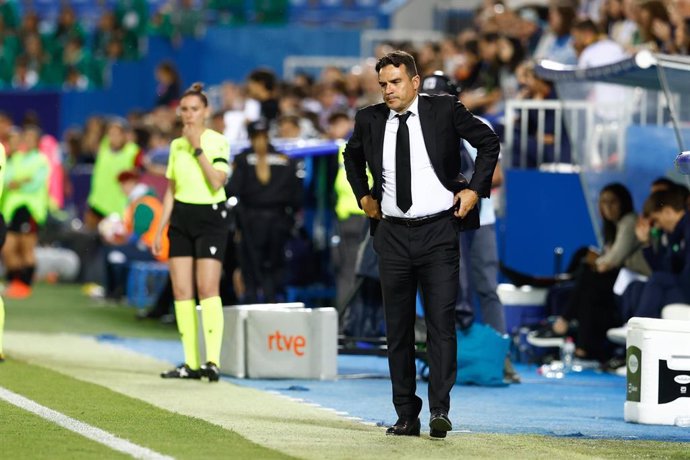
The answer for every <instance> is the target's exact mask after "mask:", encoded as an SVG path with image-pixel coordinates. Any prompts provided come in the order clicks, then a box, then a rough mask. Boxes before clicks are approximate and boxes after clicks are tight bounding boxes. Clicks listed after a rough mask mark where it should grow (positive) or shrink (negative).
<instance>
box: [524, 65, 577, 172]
mask: <svg viewBox="0 0 690 460" xmlns="http://www.w3.org/2000/svg"><path fill="white" fill-rule="evenodd" d="M520 72H524V74H523V76H522V77H519V78H524V79H525V80H524V81H525V90H524V91H523V92H521V97H522V98H524V99H530V100H557V96H556V91H555V88H554V85H553V83H552V82H550V81H547V80H543V79H541V78H539V77H538V76H537V74H536V73H535V71H534V66H533V65H531V64H529V65H526V66H525V67H522V68H521V69H520ZM526 123H527V140H526V141H523V140H522V127H521V124H522V120H521V119H520V118H519V116H518V118H517V119H516V121H515V130H514V137H513V139H514V141H513V152H512V164H513V166H523V164H524V166H526V167H528V168H534V167H538V166H539V165H541V163H551V162H561V163H569V162H570V161H571V144H570V139H569V138H568V132H567V130H566V127H565V122H564V120H563V119H561V129H560V135H561V139H560V141H558V139H556V123H557V121H556V112H555V111H554V110H544V120H543V123H544V125H543V129H544V132H543V134H542V133H539V132H538V129H539V111H538V110H536V109H529V110H527V120H526ZM523 142H524V143H525V144H526V150H524V151H523V149H522V144H523ZM540 142H541V143H542V156H541V158H540V157H539V143H540ZM557 142H558V144H559V146H560V156H558V157H557V155H556V153H557V148H556V147H557V145H556V144H557Z"/></svg>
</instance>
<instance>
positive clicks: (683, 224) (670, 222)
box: [632, 187, 690, 318]
mask: <svg viewBox="0 0 690 460" xmlns="http://www.w3.org/2000/svg"><path fill="white" fill-rule="evenodd" d="M686 196H687V195H686V194H685V193H683V191H682V190H681V189H680V187H675V188H673V189H671V190H665V191H657V192H654V193H652V194H651V195H650V196H649V198H647V201H646V202H645V206H644V207H645V211H646V213H647V214H648V215H649V220H647V221H646V223H645V222H643V223H642V224H641V225H640V226H639V228H638V231H637V237H638V238H640V239H641V241H642V244H644V245H645V249H644V255H645V258H646V259H647V261H648V263H649V265H650V266H651V267H652V275H651V276H650V277H649V280H648V281H647V282H646V283H645V284H644V286H643V287H642V289H641V292H640V297H639V300H638V301H637V303H636V307H635V308H634V311H633V312H632V315H633V316H641V317H647V318H660V317H661V309H662V308H663V307H664V306H666V305H668V304H671V303H690V282H689V280H690V244H688V243H690V218H688V214H687V202H686ZM652 224H654V225H656V226H658V228H659V229H660V230H661V231H662V232H663V235H664V237H665V238H666V240H667V241H666V244H665V245H653V244H652V243H653V242H652V240H651V238H650V236H649V235H650V227H651V225H652Z"/></svg>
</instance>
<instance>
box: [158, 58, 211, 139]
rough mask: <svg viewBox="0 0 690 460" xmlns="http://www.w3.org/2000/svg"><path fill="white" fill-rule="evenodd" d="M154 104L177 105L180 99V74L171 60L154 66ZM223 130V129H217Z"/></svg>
mask: <svg viewBox="0 0 690 460" xmlns="http://www.w3.org/2000/svg"><path fill="white" fill-rule="evenodd" d="M156 81H157V82H158V85H157V87H156V95H157V96H158V97H157V98H156V104H155V105H156V106H159V105H168V106H171V107H175V106H177V104H178V102H179V99H180V85H181V81H180V75H179V73H178V72H177V68H176V67H175V64H174V63H173V62H172V61H163V62H161V63H160V64H158V66H156ZM218 132H221V133H222V132H223V131H218Z"/></svg>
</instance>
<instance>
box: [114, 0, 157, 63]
mask: <svg viewBox="0 0 690 460" xmlns="http://www.w3.org/2000/svg"><path fill="white" fill-rule="evenodd" d="M147 3H148V2H147V1H146V0H118V1H117V4H116V6H115V20H116V24H117V29H119V30H121V31H123V34H122V35H120V36H119V37H113V38H116V39H117V41H118V42H119V43H122V44H123V48H122V51H123V53H122V54H123V56H122V57H124V58H125V59H136V58H138V57H139V55H140V51H141V41H142V39H143V38H144V35H145V34H146V30H147V27H148V15H149V6H148V4H147Z"/></svg>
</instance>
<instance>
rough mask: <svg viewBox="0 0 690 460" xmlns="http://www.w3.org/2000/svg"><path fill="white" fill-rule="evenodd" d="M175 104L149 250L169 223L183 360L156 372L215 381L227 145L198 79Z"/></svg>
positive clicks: (158, 246) (158, 244)
mask: <svg viewBox="0 0 690 460" xmlns="http://www.w3.org/2000/svg"><path fill="white" fill-rule="evenodd" d="M178 110H179V114H180V117H181V118H182V123H183V124H184V127H183V130H182V137H178V138H177V139H175V140H174V141H173V142H172V144H170V158H169V160H168V169H167V171H166V177H167V178H168V180H169V185H168V190H167V191H166V193H165V198H164V199H163V216H162V219H161V222H160V224H159V226H158V230H157V232H156V238H155V241H154V244H153V252H154V255H155V254H157V253H158V252H160V250H161V237H162V234H163V231H164V229H165V228H166V226H168V224H169V227H168V237H169V239H170V262H169V264H170V279H171V281H172V286H173V295H174V298H175V315H176V317H177V328H178V330H179V331H180V337H181V339H182V346H183V348H184V357H185V362H184V364H181V365H180V366H178V367H176V368H175V369H172V370H170V371H167V372H163V373H162V374H161V377H163V378H179V379H197V380H198V379H200V378H201V377H207V378H208V379H209V381H211V382H216V381H218V379H219V377H220V369H219V368H218V365H219V361H220V348H221V344H222V341H223V306H222V302H221V300H220V295H219V287H220V275H221V269H222V268H221V267H222V261H223V257H224V255H225V247H226V244H227V234H228V231H229V223H228V216H227V209H226V207H225V200H226V196H225V190H224V189H223V185H224V184H225V181H226V179H227V177H228V168H229V165H228V158H229V154H230V151H229V146H228V142H227V140H226V139H225V137H224V136H223V135H222V134H220V133H217V132H216V131H213V130H211V129H207V128H206V127H205V121H206V119H207V118H208V116H209V107H208V98H207V96H206V94H205V93H204V92H203V85H202V84H201V83H195V84H193V85H192V86H191V87H190V88H189V89H188V90H187V91H185V93H184V94H183V95H182V97H181V99H180V105H179V109H178ZM195 286H196V294H197V297H198V298H199V303H200V304H201V317H202V318H201V319H202V322H203V330H204V339H205V343H206V364H204V365H201V359H200V356H199V344H198V337H197V314H196V302H195V296H194V288H195Z"/></svg>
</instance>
